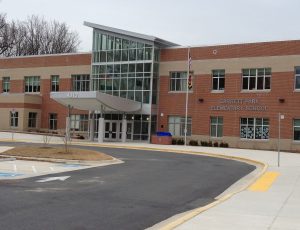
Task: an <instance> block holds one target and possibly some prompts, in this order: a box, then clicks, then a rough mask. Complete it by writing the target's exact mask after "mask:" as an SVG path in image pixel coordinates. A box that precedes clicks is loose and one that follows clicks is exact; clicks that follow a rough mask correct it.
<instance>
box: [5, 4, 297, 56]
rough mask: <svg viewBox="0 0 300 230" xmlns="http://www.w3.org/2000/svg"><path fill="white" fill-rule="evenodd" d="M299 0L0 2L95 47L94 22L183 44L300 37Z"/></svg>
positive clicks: (12, 13) (18, 16) (14, 13)
mask: <svg viewBox="0 0 300 230" xmlns="http://www.w3.org/2000/svg"><path fill="white" fill-rule="evenodd" d="M299 9H300V1H299V0H182V1H179V0H151V1H149V0H148V1H145V0H84V1H82V0H0V12H3V13H6V14H7V18H8V19H9V20H10V19H14V20H24V19H26V18H27V16H29V15H32V14H34V15H39V16H43V17H44V18H46V19H49V20H52V19H56V20H58V21H60V22H66V23H67V24H68V25H69V26H70V27H71V29H72V30H76V31H77V32H78V33H79V36H80V40H81V41H82V42H81V45H80V51H89V50H91V47H92V39H91V38H92V29H91V28H88V27H85V26H83V21H89V22H93V23H97V24H102V25H106V26H111V27H116V28H120V29H125V30H129V31H133V32H138V33H143V34H148V35H153V36H156V37H159V38H162V39H165V40H169V41H172V42H175V43H178V44H180V45H207V44H227V43H243V42H257V41H271V40H288V39H300V30H299V22H300V18H299Z"/></svg>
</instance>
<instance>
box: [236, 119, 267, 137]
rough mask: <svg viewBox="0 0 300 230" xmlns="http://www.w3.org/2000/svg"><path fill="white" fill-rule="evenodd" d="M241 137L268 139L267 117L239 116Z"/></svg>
mask: <svg viewBox="0 0 300 230" xmlns="http://www.w3.org/2000/svg"><path fill="white" fill-rule="evenodd" d="M240 131H241V132H240V133H241V138H245V139H269V119H268V118H241V129H240Z"/></svg>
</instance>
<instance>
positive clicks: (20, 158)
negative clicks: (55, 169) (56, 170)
mask: <svg viewBox="0 0 300 230" xmlns="http://www.w3.org/2000/svg"><path fill="white" fill-rule="evenodd" d="M1 158H2V160H1ZM112 158H113V159H112V160H101V161H85V160H67V159H54V158H52V159H51V158H40V157H23V156H7V155H0V161H10V160H28V161H41V162H52V163H64V164H67V163H71V164H74V163H77V164H89V165H98V164H99V163H116V162H120V160H119V159H117V158H114V157H112Z"/></svg>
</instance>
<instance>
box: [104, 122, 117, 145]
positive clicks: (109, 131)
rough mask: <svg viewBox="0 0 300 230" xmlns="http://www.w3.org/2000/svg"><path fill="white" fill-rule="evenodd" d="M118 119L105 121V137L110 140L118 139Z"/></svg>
mask: <svg viewBox="0 0 300 230" xmlns="http://www.w3.org/2000/svg"><path fill="white" fill-rule="evenodd" d="M118 123H119V122H118V121H105V125H104V127H105V130H104V139H105V140H108V141H117V140H118V132H119V131H118Z"/></svg>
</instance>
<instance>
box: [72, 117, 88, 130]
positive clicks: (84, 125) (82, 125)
mask: <svg viewBox="0 0 300 230" xmlns="http://www.w3.org/2000/svg"><path fill="white" fill-rule="evenodd" d="M70 121H71V129H72V130H75V131H88V123H89V116H88V114H83V115H79V114H76V115H74V114H73V115H71V118H70Z"/></svg>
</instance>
